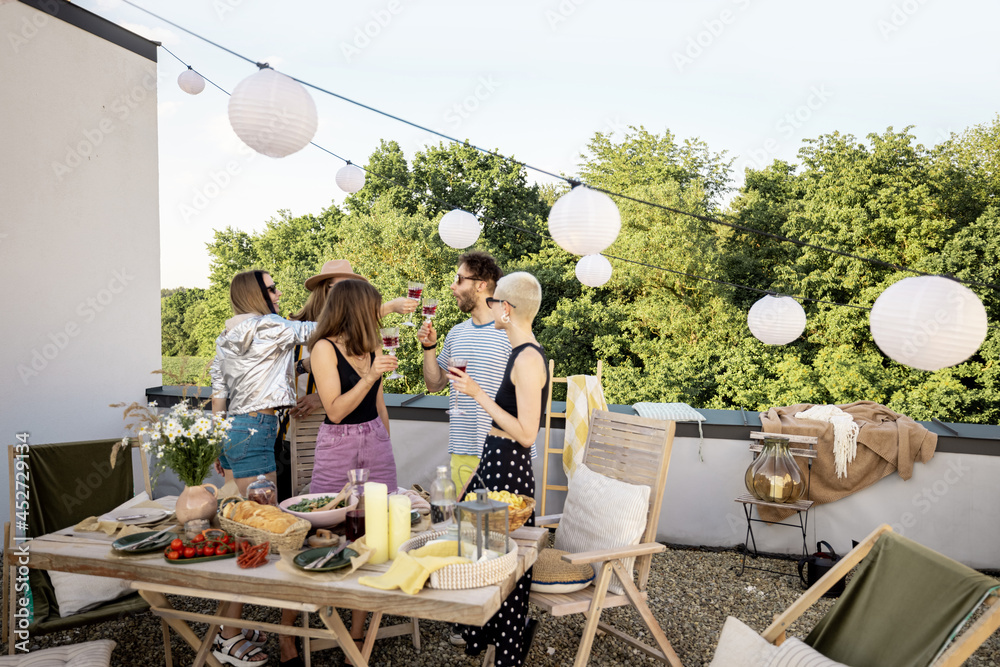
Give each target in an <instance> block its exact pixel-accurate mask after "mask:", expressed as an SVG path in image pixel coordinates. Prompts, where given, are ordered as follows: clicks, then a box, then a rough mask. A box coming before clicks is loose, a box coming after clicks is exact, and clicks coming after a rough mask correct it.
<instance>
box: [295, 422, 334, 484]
mask: <svg viewBox="0 0 1000 667" xmlns="http://www.w3.org/2000/svg"><path fill="white" fill-rule="evenodd" d="M325 419H326V410H324V409H323V408H319V409H318V410H316V411H315V412H313V413H312V414H311V415H309V416H308V417H304V418H302V419H296V418H295V417H293V418H292V419H291V420H290V421H289V423H288V442H289V444H290V447H291V455H292V456H291V458H292V495H299V494H302V493H307V491H306V489H307V488H308V486H309V482H311V481H312V473H313V467H314V466H315V465H316V436H317V435H319V427H320V426H322V424H323V421H324V420H325Z"/></svg>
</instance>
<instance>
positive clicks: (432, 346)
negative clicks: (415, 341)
mask: <svg viewBox="0 0 1000 667" xmlns="http://www.w3.org/2000/svg"><path fill="white" fill-rule="evenodd" d="M420 347H422V348H424V350H436V349H437V343H434V344H433V345H424V344H423V343H421V344H420Z"/></svg>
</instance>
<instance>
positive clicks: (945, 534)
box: [392, 420, 1000, 569]
mask: <svg viewBox="0 0 1000 667" xmlns="http://www.w3.org/2000/svg"><path fill="white" fill-rule="evenodd" d="M543 435H544V433H542V432H540V433H539V435H538V440H537V441H536V447H537V448H538V451H539V458H537V459H536V460H535V465H534V468H535V480H536V485H537V486H538V488H539V492H538V494H537V495H536V500H537V501H538V503H539V504H540V503H541V491H540V489H541V480H542V460H541V451H542V438H543ZM447 441H448V424H447V423H441V422H413V421H402V420H393V421H392V442H393V451H394V453H395V456H396V466H397V470H398V474H399V484H400V486H406V487H408V486H410V485H411V484H412V483H413V482H418V483H420V484H422V485H424V487H425V488H427V487H428V486H429V483H430V481H431V479H432V478H433V475H434V465H440V464H443V463H446V462H447V460H448V458H447V453H446V451H445V450H446V449H447ZM562 441H563V431H562V430H561V429H556V430H553V431H552V446H553V447H562ZM748 444H749V442H748V441H746V440H711V439H706V440H705V442H704V444H703V445H702V448H701V449H702V452H701V457H703V458H704V461H702V460H701V458H700V457H699V453H698V445H699V443H698V438H676V439H675V441H674V449H673V454H672V456H671V460H670V471H669V473H668V475H667V485H666V491H665V493H664V498H663V505H662V509H661V511H660V522H659V527H658V532H657V536H658V539H659V540H661V541H664V542H669V543H672V544H689V545H692V546H714V547H733V546H735V545H737V544H743V540H744V536H745V535H746V519H745V517H744V514H743V505H741V504H739V503H736V502H734V501H733V499H734V498H736V496H738V495H741V494H743V493H745V492H746V491H745V488H744V486H743V475H744V472H745V471H746V468H747V466H748V465H749V464H750V452H749V449H748ZM549 479H550V481H551V483H552V484H563V483H565V476H564V475H563V473H562V467H561V464H560V462H559V457H558V456H553V457H552V460H551V461H550V470H549ZM997 479H1000V457H997V456H975V455H971V454H948V453H938V454H935V456H934V458H932V459H931V461H930V462H929V463H928V464H926V465H924V464H921V463H917V464H916V465H915V466H914V472H913V476H912V477H911V478H910V480H909V481H906V482H904V481H903V480H902V478H900V477H899V475H898V474H896V473H893V474H892V475H890V476H889V477H886V478H885V479H882V480H881V481H879V482H877V483H876V484H874V485H873V486H871V487H869V488H867V489H865V490H864V491H860V492H858V493H856V494H854V495H851V496H848V497H847V498H843V499H841V500H838V501H836V502H834V503H830V504H828V505H820V506H818V507H815V508H814V509H812V510H811V511H810V512H809V527H808V532H807V536H808V537H807V539H808V543H809V548H810V550H814V548H815V546H816V542H817V540H826V541H827V542H829V543H831V544H832V545H833V547H834V549H836V550H837V552H838V553H846V552H847V551H849V550H850V548H851V540H852V539H855V540H861V539H862V538H864V537H865V536H866V535H867V534H868V533H870V532H871V531H872V530H873V529H874V528H875V527H877V526H878V525H880V524H883V523H888V524H890V525H892V526H893V528H894V529H895V530H896V531H898V532H900V533H902V534H903V535H905V536H907V537H909V538H911V539H913V540H916V541H917V542H920V543H921V544H924V545H926V546H928V547H930V548H932V549H935V550H936V551H939V552H941V553H943V554H945V555H947V556H950V557H951V558H954V559H955V560H958V561H960V562H962V563H965V564H966V565H969V566H971V567H975V568H989V569H1000V529H998V528H1000V485H998V484H997V483H996V480H997ZM562 503H563V497H562V494H560V493H551V494H550V496H549V499H548V502H547V504H548V507H547V508H546V510H547V513H549V514H554V513H558V512H560V511H561V510H562ZM754 516H755V517H756V516H757V515H756V514H754ZM794 520H795V519H794V517H793V518H790V519H788V521H794ZM754 536H755V537H756V541H757V548H758V549H760V550H761V551H767V552H773V553H789V554H798V553H800V552H801V550H802V534H801V531H800V530H799V528H798V526H795V527H794V528H787V527H778V526H768V525H764V524H760V523H757V524H754Z"/></svg>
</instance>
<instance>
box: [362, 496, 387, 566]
mask: <svg viewBox="0 0 1000 667" xmlns="http://www.w3.org/2000/svg"><path fill="white" fill-rule="evenodd" d="M388 495H389V491H388V489H387V488H386V485H385V484H380V483H378V482H365V544H367V545H368V546H369V547H370V548H371V550H372V557H371V558H370V559H369V560H368V562H369V563H371V564H372V565H378V564H379V563H384V562H386V561H387V560H389V501H388Z"/></svg>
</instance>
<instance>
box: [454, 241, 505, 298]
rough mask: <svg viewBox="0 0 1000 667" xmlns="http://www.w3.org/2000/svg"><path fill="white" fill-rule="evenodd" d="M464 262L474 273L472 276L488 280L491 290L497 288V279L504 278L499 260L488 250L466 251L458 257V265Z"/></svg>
mask: <svg viewBox="0 0 1000 667" xmlns="http://www.w3.org/2000/svg"><path fill="white" fill-rule="evenodd" d="M463 264H465V267H466V268H467V269H468V270H469V273H471V274H472V276H471V277H472V278H475V279H476V280H484V281H486V286H487V288H488V289H489V291H490V292H493V290H495V289H496V287H497V281H498V280H500V279H501V278H503V271H502V270H501V269H500V266H499V265H497V261H496V260H495V259H493V255H491V254H489V253H488V252H483V251H482V250H472V251H469V252H467V253H464V254H463V255H462V256H461V257H459V258H458V265H459V266H462V265H463Z"/></svg>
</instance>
